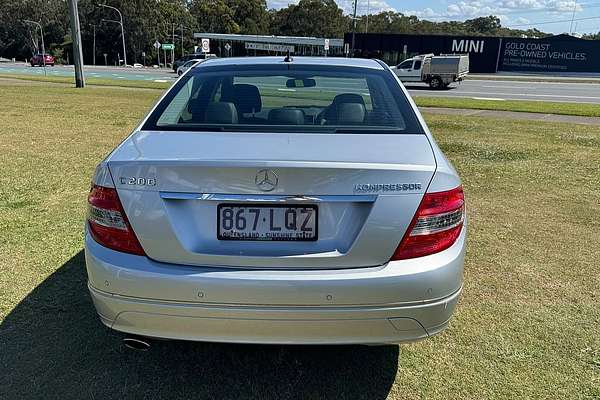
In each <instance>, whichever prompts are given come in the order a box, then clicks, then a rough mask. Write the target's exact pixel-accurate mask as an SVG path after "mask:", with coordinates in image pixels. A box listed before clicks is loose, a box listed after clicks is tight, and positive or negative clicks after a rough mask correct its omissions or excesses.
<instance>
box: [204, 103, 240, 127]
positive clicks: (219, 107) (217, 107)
mask: <svg viewBox="0 0 600 400" xmlns="http://www.w3.org/2000/svg"><path fill="white" fill-rule="evenodd" d="M205 121H206V122H207V123H209V124H237V123H238V113H237V109H236V108H235V104H233V103H226V102H219V103H208V106H206V114H205Z"/></svg>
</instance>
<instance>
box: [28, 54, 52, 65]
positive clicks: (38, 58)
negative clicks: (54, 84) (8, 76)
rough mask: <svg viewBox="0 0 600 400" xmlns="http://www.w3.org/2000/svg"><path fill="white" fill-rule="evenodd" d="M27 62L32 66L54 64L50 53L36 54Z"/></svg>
mask: <svg viewBox="0 0 600 400" xmlns="http://www.w3.org/2000/svg"><path fill="white" fill-rule="evenodd" d="M44 60H45V63H44ZM29 63H30V64H31V66H32V67H35V66H36V65H37V66H38V67H43V66H44V65H46V66H49V67H53V66H54V57H52V56H51V55H50V54H36V55H34V56H33V57H31V60H29Z"/></svg>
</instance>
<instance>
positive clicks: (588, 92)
mask: <svg viewBox="0 0 600 400" xmlns="http://www.w3.org/2000/svg"><path fill="white" fill-rule="evenodd" d="M11 73H12V74H33V75H43V74H44V71H43V68H39V67H30V66H27V65H24V64H22V63H21V64H0V76H2V74H11ZM46 73H47V74H48V75H50V76H73V67H70V66H66V67H65V66H55V67H48V68H46ZM85 75H86V77H94V78H104V79H124V80H143V81H154V82H172V81H174V80H175V79H176V78H177V76H176V75H175V74H174V73H173V72H172V70H169V69H167V70H165V69H162V70H157V69H150V68H143V69H141V68H140V69H137V68H136V69H133V68H128V69H125V68H118V67H100V66H96V67H90V66H86V67H85ZM548 79H552V78H551V77H548ZM406 87H407V88H408V89H409V91H410V93H411V94H412V95H413V96H434V97H440V96H450V97H466V98H475V99H484V100H490V101H502V100H537V101H556V102H574V103H596V104H600V83H565V82H534V81H530V82H526V81H521V80H514V81H510V80H493V79H489V80H466V81H464V82H462V83H460V84H453V85H451V87H450V88H449V89H446V90H431V89H429V87H428V86H427V85H424V84H411V83H406Z"/></svg>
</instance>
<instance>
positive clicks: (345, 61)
mask: <svg viewBox="0 0 600 400" xmlns="http://www.w3.org/2000/svg"><path fill="white" fill-rule="evenodd" d="M285 58H286V57H285V56H279V57H273V56H270V57H229V58H210V59H207V60H206V61H204V62H203V63H202V64H200V66H207V67H208V66H211V67H214V66H235V65H239V66H249V65H277V64H288V63H289V64H292V65H312V66H337V67H356V68H369V69H378V70H383V69H384V68H383V66H382V65H381V64H380V63H379V62H378V61H377V60H373V59H366V58H343V57H293V56H292V61H288V62H286V61H284V59H285ZM200 66H198V67H200Z"/></svg>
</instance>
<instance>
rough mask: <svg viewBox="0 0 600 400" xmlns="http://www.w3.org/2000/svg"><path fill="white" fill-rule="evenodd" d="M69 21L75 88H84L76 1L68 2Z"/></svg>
mask: <svg viewBox="0 0 600 400" xmlns="http://www.w3.org/2000/svg"><path fill="white" fill-rule="evenodd" d="M68 2H69V14H70V17H71V18H70V19H71V39H72V40H73V65H74V66H75V87H78V88H83V87H85V78H84V77H83V51H82V48H81V28H80V27H79V12H78V11H77V0H68Z"/></svg>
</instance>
